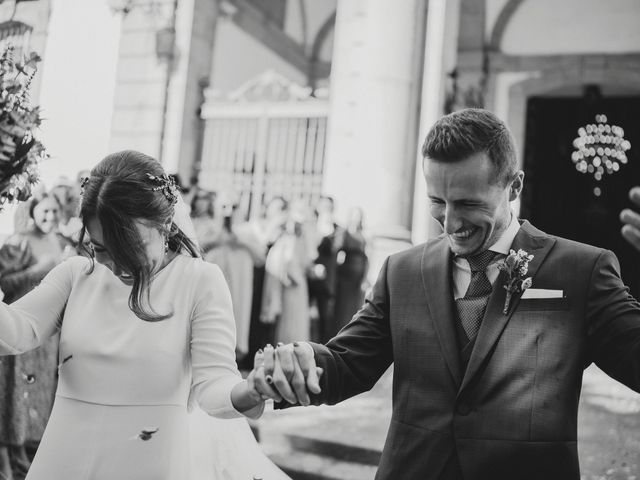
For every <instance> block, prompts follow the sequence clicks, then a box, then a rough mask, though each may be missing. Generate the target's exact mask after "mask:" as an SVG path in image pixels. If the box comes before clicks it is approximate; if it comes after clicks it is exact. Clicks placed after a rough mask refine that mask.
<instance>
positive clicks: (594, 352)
mask: <svg viewBox="0 0 640 480" xmlns="http://www.w3.org/2000/svg"><path fill="white" fill-rule="evenodd" d="M586 307H587V310H586V311H587V322H588V332H587V334H588V337H589V349H590V352H591V359H592V360H593V361H594V362H595V363H596V365H598V367H600V368H601V369H602V370H603V371H605V372H606V373H607V374H608V375H609V376H611V377H612V378H615V379H616V380H618V381H619V382H621V383H623V384H624V385H626V386H628V387H629V388H631V389H633V390H635V391H637V392H640V304H639V303H638V302H637V301H636V300H635V299H634V298H633V297H632V296H631V294H630V293H629V289H628V288H627V287H626V286H625V285H624V283H623V282H622V279H621V277H620V266H619V263H618V260H617V258H616V256H615V255H614V254H613V253H612V252H610V251H607V250H603V251H602V253H601V254H600V256H599V257H598V258H597V260H596V262H595V265H594V268H593V272H592V274H591V282H590V291H589V295H588V297H587V306H586Z"/></svg>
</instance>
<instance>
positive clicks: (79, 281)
mask: <svg viewBox="0 0 640 480" xmlns="http://www.w3.org/2000/svg"><path fill="white" fill-rule="evenodd" d="M83 185H84V194H83V197H82V203H81V210H80V214H81V218H82V222H83V231H82V235H81V240H82V236H85V235H88V236H89V238H90V242H91V243H90V251H89V252H88V254H89V255H90V257H91V258H90V259H87V258H84V257H79V256H76V257H72V258H70V259H68V260H66V261H64V262H62V263H61V264H60V265H58V266H56V267H54V268H53V270H52V271H51V272H50V273H49V274H48V275H47V276H46V277H45V278H44V279H43V280H42V282H41V283H40V284H39V285H38V286H37V287H36V288H35V289H33V290H32V291H31V292H29V293H27V294H26V295H25V296H24V297H22V298H20V299H19V300H17V301H16V302H15V303H13V304H11V305H7V304H0V354H4V355H16V354H20V353H23V352H25V351H29V350H32V349H33V348H35V347H37V346H38V345H40V344H41V343H43V342H44V341H45V340H46V339H47V338H49V337H51V336H52V335H55V334H56V333H57V332H60V353H59V359H60V363H59V367H58V371H59V380H58V389H57V393H56V398H55V403H54V407H53V411H52V413H51V417H50V419H49V423H48V424H47V427H46V430H45V433H44V436H43V439H42V442H41V444H40V448H39V449H38V452H37V454H36V456H35V459H34V461H33V464H32V466H31V469H30V470H29V474H28V476H27V479H28V480H67V479H81V478H91V479H93V480H112V479H115V478H132V475H133V476H134V477H135V478H138V479H143V478H144V479H157V480H170V479H171V480H172V479H177V478H185V479H188V478H190V473H189V472H190V468H191V467H190V462H191V458H190V450H189V441H188V435H189V427H188V415H187V408H188V406H192V407H195V406H196V405H197V406H198V407H199V408H201V409H202V410H204V411H205V412H207V413H208V414H210V415H214V416H219V417H238V416H241V415H247V416H252V417H255V416H258V415H260V413H261V412H262V409H263V407H264V402H263V400H262V399H261V397H260V395H259V394H258V393H257V392H256V391H255V389H254V386H253V376H252V375H249V377H248V378H247V379H246V380H243V379H242V378H241V377H240V375H239V372H238V370H237V368H236V365H235V361H234V354H233V353H234V352H233V350H234V345H235V335H234V320H233V310H232V305H231V298H230V295H229V290H228V288H227V286H226V284H225V282H224V278H223V276H222V273H221V272H220V269H219V268H218V267H216V266H214V265H211V264H210V263H207V262H203V261H202V260H201V259H200V258H199V252H198V247H197V246H196V245H195V244H194V243H193V241H192V240H190V239H189V238H188V237H187V236H186V235H185V234H184V233H183V229H182V228H181V227H179V226H178V223H177V222H179V219H178V218H176V217H175V216H174V207H175V205H176V203H177V202H179V197H178V194H177V191H176V189H175V187H174V185H173V184H172V183H171V182H170V180H169V179H168V177H167V176H166V174H165V173H164V172H163V170H162V167H161V166H160V164H159V163H158V162H157V161H155V160H154V159H153V158H151V157H148V156H146V155H144V154H141V153H139V152H134V151H123V152H118V153H114V154H112V155H109V156H107V157H106V158H105V159H104V160H102V161H101V162H100V163H99V164H98V165H97V166H96V167H95V168H94V169H93V170H92V171H91V175H90V176H89V177H88V179H87V180H86V181H85V182H83ZM182 221H188V217H186V220H185V219H182ZM81 245H82V242H81ZM220 441H224V439H220ZM212 453H213V452H212ZM256 473H259V472H256Z"/></svg>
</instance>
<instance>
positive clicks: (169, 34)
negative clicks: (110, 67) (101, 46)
mask: <svg viewBox="0 0 640 480" xmlns="http://www.w3.org/2000/svg"><path fill="white" fill-rule="evenodd" d="M136 5H138V6H136ZM216 19H217V2H215V1H211V0H180V1H179V2H177V4H176V1H175V0H158V1H156V2H152V3H149V4H142V3H140V4H134V8H133V9H132V10H131V11H130V12H128V13H127V14H126V15H125V16H124V18H123V22H122V35H121V37H120V51H119V58H118V73H117V78H116V92H115V105H114V112H113V121H112V128H111V144H110V149H111V150H112V151H115V150H121V149H137V150H140V151H142V152H144V153H147V154H149V155H152V156H154V157H155V158H157V159H158V160H160V161H161V162H162V164H163V165H164V166H165V169H166V170H167V171H168V172H170V173H175V172H178V173H179V174H180V176H181V177H182V181H183V182H186V181H188V180H189V177H190V176H191V168H192V165H193V163H194V161H195V160H196V158H197V156H198V149H199V145H200V143H201V137H200V135H199V131H200V119H199V108H200V106H201V105H202V102H203V98H202V91H203V88H204V86H205V84H206V81H207V79H208V77H209V74H210V71H211V59H212V56H211V52H212V50H213V41H214V34H215V23H216Z"/></svg>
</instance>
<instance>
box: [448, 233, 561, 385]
mask: <svg viewBox="0 0 640 480" xmlns="http://www.w3.org/2000/svg"><path fill="white" fill-rule="evenodd" d="M554 243H555V239H553V238H552V237H549V236H548V235H546V234H545V233H543V232H541V231H540V230H538V229H536V228H535V227H533V226H532V225H531V224H530V223H529V222H527V221H525V222H524V223H523V224H522V226H521V227H520V230H519V231H518V234H517V235H516V237H515V239H514V240H513V244H512V246H511V249H512V250H515V251H518V250H519V249H522V250H524V251H525V252H527V253H529V254H530V255H533V259H532V260H531V262H530V263H529V271H528V273H527V276H529V277H532V278H533V285H534V286H535V284H536V277H535V275H536V272H537V271H538V268H540V265H541V264H542V262H543V261H544V259H545V257H546V256H547V254H548V253H549V251H550V250H551V247H553V245H554ZM506 280H507V277H506V274H505V273H504V272H502V271H501V272H500V275H498V278H497V280H496V283H495V284H494V287H493V292H492V293H491V296H490V297H489V302H488V304H487V310H486V311H485V314H484V318H483V320H482V325H481V326H480V331H479V332H478V336H477V337H476V341H475V345H474V347H473V351H472V352H471V358H470V359H469V364H468V366H467V370H466V372H465V374H464V378H463V380H462V385H461V386H460V391H459V393H458V394H460V393H461V392H462V391H463V390H464V389H465V388H466V387H467V385H468V384H469V382H470V381H471V380H472V379H473V377H474V376H475V375H476V374H477V373H478V371H479V370H480V368H481V367H482V365H483V363H484V362H485V360H486V359H487V358H488V356H489V354H490V352H491V350H492V349H493V347H494V345H495V344H496V342H497V341H498V339H499V338H500V334H501V333H502V331H503V330H504V327H505V326H506V325H507V322H508V321H509V319H510V318H511V315H513V312H514V311H515V309H516V308H517V306H518V302H519V301H520V297H521V296H522V293H517V294H514V295H513V296H512V297H511V303H510V305H509V310H508V312H507V314H506V315H505V314H504V313H502V311H503V308H504V302H505V298H506V296H507V291H506V290H505V289H504V287H503V285H504V284H505V283H506Z"/></svg>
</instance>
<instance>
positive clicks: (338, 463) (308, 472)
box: [269, 450, 376, 480]
mask: <svg viewBox="0 0 640 480" xmlns="http://www.w3.org/2000/svg"><path fill="white" fill-rule="evenodd" d="M269 458H271V460H272V461H273V462H274V463H275V464H276V465H278V467H280V468H281V469H282V470H283V471H284V472H285V473H286V474H287V475H289V476H290V477H291V479H292V480H372V479H373V478H374V477H375V474H376V467H375V466H373V465H364V464H362V463H356V462H345V461H342V460H336V459H334V458H331V457H326V456H324V455H316V454H314V453H308V452H302V451H296V450H284V451H279V452H270V453H269Z"/></svg>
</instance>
